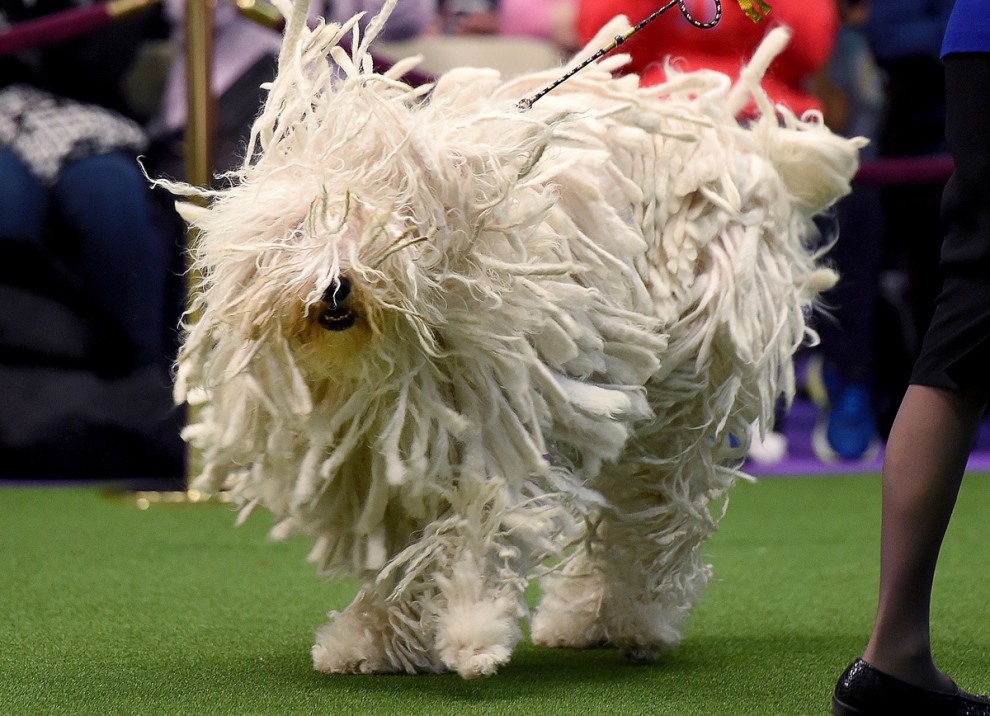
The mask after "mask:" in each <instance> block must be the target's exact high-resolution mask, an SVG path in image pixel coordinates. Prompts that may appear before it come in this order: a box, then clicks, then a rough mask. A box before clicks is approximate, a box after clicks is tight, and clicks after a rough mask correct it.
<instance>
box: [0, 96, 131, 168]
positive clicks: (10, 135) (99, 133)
mask: <svg viewBox="0 0 990 716" xmlns="http://www.w3.org/2000/svg"><path fill="white" fill-rule="evenodd" d="M147 145H148V138H147V136H146V135H145V133H144V130H142V129H141V127H140V125H138V124H137V123H136V122H133V121H131V120H130V119H127V118H126V117H123V116H121V115H119V114H117V113H116V112H113V111H111V110H108V109H104V108H103V107H98V106H96V105H91V104H83V103H81V102H76V101H74V100H70V99H65V98H63V97H56V96H55V95H52V94H50V93H48V92H45V91H43V90H39V89H37V88H35V87H31V86H28V85H22V84H15V85H10V86H9V87H4V88H3V89H0V146H5V147H8V148H9V149H10V150H11V151H13V152H14V154H16V155H17V156H18V157H19V158H20V159H21V161H23V162H24V163H25V164H26V165H27V166H28V168H29V169H30V170H31V171H32V172H33V173H34V175H35V176H37V177H38V178H39V179H40V180H41V181H43V182H45V183H47V184H54V183H55V181H56V180H57V179H58V176H59V173H60V172H61V171H62V169H63V167H65V166H66V165H67V164H69V163H70V162H72V161H74V160H77V159H82V158H83V157H87V156H93V155H96V154H106V153H108V152H112V151H118V150H124V151H129V152H133V153H134V154H138V153H140V152H141V151H143V150H144V149H145V148H146V147H147Z"/></svg>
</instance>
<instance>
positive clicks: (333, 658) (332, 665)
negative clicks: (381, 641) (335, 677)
mask: <svg viewBox="0 0 990 716" xmlns="http://www.w3.org/2000/svg"><path fill="white" fill-rule="evenodd" d="M312 654H313V668H314V669H316V670H317V671H321V672H323V673H324V674H389V673H393V672H395V671H397V670H396V669H395V668H393V667H392V665H391V664H389V663H387V662H385V661H384V660H382V659H381V658H380V657H376V656H374V655H369V654H366V653H361V652H360V651H358V652H354V651H352V652H349V653H342V652H341V651H340V650H339V649H328V648H327V647H326V646H324V645H323V644H314V645H313V650H312Z"/></svg>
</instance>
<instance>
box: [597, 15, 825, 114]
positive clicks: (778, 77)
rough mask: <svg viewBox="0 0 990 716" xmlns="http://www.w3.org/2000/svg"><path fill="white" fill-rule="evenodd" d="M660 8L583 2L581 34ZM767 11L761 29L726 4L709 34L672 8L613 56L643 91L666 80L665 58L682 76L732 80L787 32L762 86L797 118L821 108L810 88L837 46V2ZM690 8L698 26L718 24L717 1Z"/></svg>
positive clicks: (635, 17)
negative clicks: (774, 34)
mask: <svg viewBox="0 0 990 716" xmlns="http://www.w3.org/2000/svg"><path fill="white" fill-rule="evenodd" d="M662 4H663V0H579V6H578V33H579V35H580V37H581V40H582V42H585V43H586V42H588V41H589V40H591V38H592V37H593V36H594V35H595V33H596V32H598V30H599V29H600V28H601V27H602V26H603V25H604V24H605V23H606V22H608V21H609V20H611V19H612V18H613V17H615V16H616V15H625V16H626V17H628V18H629V21H630V23H632V24H633V25H635V24H636V23H637V22H639V21H640V20H643V19H644V18H646V17H649V15H650V14H651V13H653V12H655V11H656V10H657V9H658V8H660V7H661V6H662ZM770 4H771V5H772V6H773V9H772V10H771V12H770V15H769V16H768V18H767V19H766V20H765V21H764V22H761V23H759V24H757V23H754V22H753V21H752V20H750V19H749V18H748V17H746V15H744V14H743V12H742V10H741V9H740V8H739V4H738V3H737V2H736V0H722V10H723V12H722V19H721V21H720V22H719V23H718V25H716V26H715V27H714V28H712V29H709V30H701V29H698V28H696V27H693V26H692V25H690V24H689V23H688V22H687V20H686V19H684V17H683V15H682V14H681V12H680V10H679V9H678V7H677V6H676V5H675V6H674V7H673V8H671V9H670V10H668V11H667V12H666V13H664V14H663V15H661V16H660V17H659V18H657V19H656V20H654V21H653V22H652V23H651V24H650V25H648V26H647V27H646V29H644V30H642V31H641V32H639V33H637V34H636V35H635V36H634V37H632V38H631V39H630V40H629V41H628V42H626V43H624V44H623V45H621V46H620V47H619V48H618V49H617V50H616V52H628V53H629V54H631V55H632V64H631V65H630V66H628V67H627V70H628V71H629V72H635V73H637V74H639V75H640V78H641V82H642V84H644V85H653V84H658V83H660V82H662V81H663V79H664V62H665V60H666V59H667V58H668V57H672V58H679V59H681V60H683V61H681V62H678V63H677V65H676V66H677V67H678V68H680V69H684V70H695V69H712V70H718V71H720V72H724V73H725V74H727V75H729V76H730V77H733V78H735V77H738V75H739V70H740V69H741V68H742V66H743V64H744V63H745V61H746V60H747V59H748V58H749V57H750V56H751V55H752V54H753V51H754V50H755V49H756V47H757V46H758V45H759V44H760V41H761V40H762V39H763V37H764V35H766V33H767V32H768V31H769V29H770V28H771V27H774V26H775V25H776V24H783V25H787V26H788V27H790V28H791V30H792V31H793V37H792V38H791V43H790V45H788V46H787V49H786V50H784V52H783V53H782V54H781V55H780V56H779V57H778V58H777V59H776V60H775V61H774V63H773V64H772V65H771V66H770V71H769V72H768V73H767V76H766V78H765V79H764V82H763V87H764V88H765V89H766V91H767V94H769V95H770V98H771V99H772V100H773V101H774V102H779V103H782V104H785V105H787V106H788V107H790V109H791V110H793V111H794V112H795V113H797V114H798V115H800V114H801V113H803V112H804V111H805V110H807V109H812V108H814V109H821V103H820V102H819V101H818V99H817V98H816V97H814V95H812V94H810V93H809V92H808V91H807V87H806V86H807V83H808V80H809V78H810V77H811V76H812V75H814V74H815V73H816V72H818V71H819V70H821V69H822V68H823V67H824V66H825V64H826V62H827V61H828V58H829V55H830V54H831V52H832V47H833V45H834V44H835V37H836V34H837V33H838V30H839V15H838V11H837V9H836V7H835V0H770ZM685 5H686V6H687V9H688V10H689V11H690V12H691V13H692V14H693V15H694V16H695V17H696V18H697V19H698V20H700V21H703V22H704V21H708V20H710V19H711V18H712V17H714V10H715V3H714V2H712V0H685Z"/></svg>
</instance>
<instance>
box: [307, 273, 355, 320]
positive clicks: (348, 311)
mask: <svg viewBox="0 0 990 716" xmlns="http://www.w3.org/2000/svg"><path fill="white" fill-rule="evenodd" d="M350 298H351V281H350V279H348V278H347V277H346V276H338V277H337V279H336V280H335V281H334V282H333V283H331V284H330V285H329V286H328V287H327V290H326V291H324V292H323V296H322V297H321V300H322V301H323V310H322V311H320V315H319V316H318V317H317V322H318V323H319V324H320V325H321V326H322V327H323V328H326V329H327V330H328V331H346V330H347V329H348V328H350V327H351V326H353V325H354V323H355V321H357V314H356V313H355V312H354V310H353V309H352V308H351V307H350V303H351V301H350Z"/></svg>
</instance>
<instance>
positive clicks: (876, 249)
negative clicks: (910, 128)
mask: <svg viewBox="0 0 990 716" xmlns="http://www.w3.org/2000/svg"><path fill="white" fill-rule="evenodd" d="M837 7H838V9H839V13H840V16H841V18H842V25H841V27H840V29H839V33H838V36H837V38H836V44H835V49H834V50H833V52H832V56H831V58H830V59H829V63H828V70H827V75H826V82H825V83H823V86H822V87H821V88H820V89H819V93H820V95H821V96H822V97H823V99H824V101H825V102H826V105H827V107H828V111H826V113H825V116H826V121H827V122H828V124H829V127H830V128H831V129H832V130H833V131H835V132H839V133H841V134H844V135H846V136H855V137H867V138H868V139H869V140H870V144H869V145H868V146H867V147H865V148H864V149H863V150H861V153H860V156H861V159H862V161H869V160H870V159H874V158H876V156H877V154H878V140H879V139H880V134H881V132H882V131H883V128H884V121H885V111H886V99H885V95H884V83H883V75H882V73H881V72H880V69H879V68H878V66H877V63H876V60H875V58H874V56H873V51H872V49H871V48H870V44H869V40H868V38H867V35H866V24H867V21H868V18H869V12H870V4H869V1H868V0H838V2H837ZM880 192H881V190H880V187H879V185H876V184H864V183H854V184H853V191H852V193H851V194H850V195H849V196H847V197H846V198H844V199H842V200H841V201H840V202H839V203H838V205H837V206H836V211H835V213H836V218H837V221H838V230H839V233H838V239H837V240H836V242H835V244H834V246H833V247H832V250H831V252H830V253H829V257H830V260H831V261H832V262H834V264H835V267H836V269H837V270H838V272H839V277H840V278H839V283H838V284H837V285H836V287H835V288H834V289H832V290H831V291H830V292H828V294H826V296H825V302H826V304H827V309H828V315H827V316H826V317H824V318H821V319H820V320H819V321H818V322H817V324H816V328H817V329H818V332H819V335H820V336H821V348H820V351H819V354H818V355H817V356H816V357H815V360H813V361H812V362H811V367H810V368H809V373H813V374H814V377H813V379H812V380H811V381H809V385H810V386H812V390H811V393H812V397H813V398H814V399H815V402H816V403H818V405H819V408H820V413H819V416H818V420H817V422H816V425H815V428H814V432H813V434H812V443H811V444H812V448H813V450H814V452H815V455H817V456H818V458H819V459H821V460H823V461H825V462H835V461H837V460H863V461H866V460H871V459H873V458H874V457H875V456H876V455H877V453H878V451H879V449H880V445H881V441H880V431H879V426H878V421H877V405H876V390H875V387H876V360H875V355H876V328H877V323H878V322H877V306H878V301H879V297H880V280H881V277H880V271H881V267H882V262H883V255H884V221H883V211H882V207H881V204H880Z"/></svg>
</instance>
